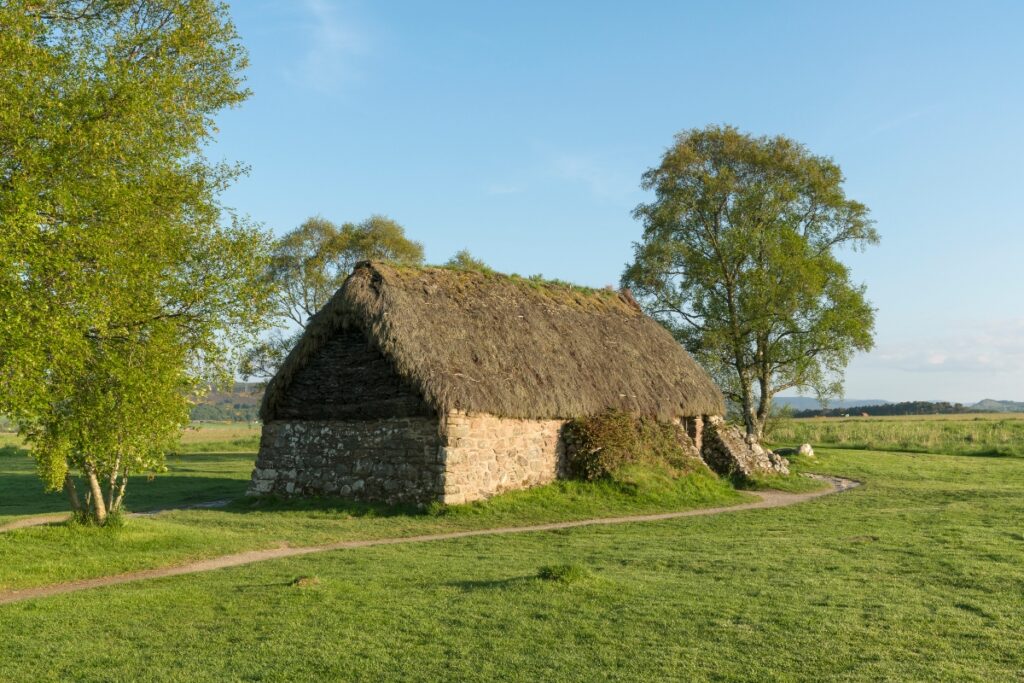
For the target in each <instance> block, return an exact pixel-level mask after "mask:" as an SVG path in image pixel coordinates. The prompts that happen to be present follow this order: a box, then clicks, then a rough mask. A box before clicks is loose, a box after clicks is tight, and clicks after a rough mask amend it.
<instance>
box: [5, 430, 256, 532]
mask: <svg viewBox="0 0 1024 683" xmlns="http://www.w3.org/2000/svg"><path fill="white" fill-rule="evenodd" d="M251 458H252V454H251V453H250V454H237V453H236V454H229V453H225V454H213V455H205V454H204V455H197V456H170V457H168V461H167V462H168V466H169V467H170V468H171V471H170V472H167V473H164V474H159V475H156V476H154V477H151V478H148V477H146V475H136V476H133V477H131V478H130V479H129V481H128V490H127V494H126V497H125V507H126V508H127V509H128V510H129V511H132V512H146V511H149V510H158V509H164V508H173V507H183V506H189V505H195V504H198V503H205V502H209V501H213V500H224V499H235V498H239V497H242V496H244V495H245V489H246V487H247V486H248V485H249V471H248V466H247V465H246V460H248V459H251ZM78 485H79V492H80V493H81V492H82V491H84V490H85V489H84V486H83V485H82V482H81V481H79V482H78ZM68 510H69V504H68V499H67V497H66V496H65V494H64V492H63V491H56V492H50V493H47V492H46V491H44V489H43V483H42V481H40V479H39V477H38V476H37V475H36V472H35V463H34V462H33V461H32V460H31V459H30V458H29V457H28V452H27V451H25V450H22V449H18V448H11V447H8V448H3V449H0V517H5V516H18V517H20V516H24V515H39V514H47V513H55V512H66V511H68Z"/></svg>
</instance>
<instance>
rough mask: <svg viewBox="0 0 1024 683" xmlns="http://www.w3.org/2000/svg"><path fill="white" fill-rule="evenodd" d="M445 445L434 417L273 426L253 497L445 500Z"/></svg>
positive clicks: (266, 431)
mask: <svg viewBox="0 0 1024 683" xmlns="http://www.w3.org/2000/svg"><path fill="white" fill-rule="evenodd" d="M440 446H441V438H440V435H439V434H438V430H437V419H436V418H431V417H403V418H382V419H377V420H282V421H273V422H268V423H267V424H265V425H264V426H263V437H262V438H261V440H260V452H259V456H258V458H257V460H256V468H255V469H254V470H253V473H252V482H251V483H250V485H249V494H250V495H266V494H276V495H281V496H341V497H343V498H348V499H350V500H372V501H382V502H385V503H427V502H430V501H434V500H439V499H440V498H441V495H442V493H443V491H444V486H445V481H444V470H445V465H444V463H443V461H442V460H441V458H442V456H443V453H442V451H441V448H440Z"/></svg>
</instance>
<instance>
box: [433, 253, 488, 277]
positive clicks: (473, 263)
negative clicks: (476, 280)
mask: <svg viewBox="0 0 1024 683" xmlns="http://www.w3.org/2000/svg"><path fill="white" fill-rule="evenodd" d="M444 265H445V267H447V268H456V269H458V270H473V271H476V272H478V273H493V272H494V270H493V269H492V268H491V267H490V266H488V265H487V264H486V263H484V262H483V261H481V260H480V259H478V258H476V257H475V256H473V255H472V254H470V253H469V250H468V249H462V250H460V251H458V252H456V254H455V255H454V256H452V257H451V258H450V259H448V261H447V262H446V263H445V264H444Z"/></svg>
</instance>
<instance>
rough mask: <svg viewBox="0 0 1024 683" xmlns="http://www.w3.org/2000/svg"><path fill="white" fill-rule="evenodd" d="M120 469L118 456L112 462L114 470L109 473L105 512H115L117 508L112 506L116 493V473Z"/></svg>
mask: <svg viewBox="0 0 1024 683" xmlns="http://www.w3.org/2000/svg"><path fill="white" fill-rule="evenodd" d="M120 469H121V457H120V456H118V458H117V460H116V461H114V469H113V470H111V472H110V481H109V482H108V486H107V512H108V513H113V512H117V506H116V505H114V493H115V492H117V491H118V488H117V473H118V470H120Z"/></svg>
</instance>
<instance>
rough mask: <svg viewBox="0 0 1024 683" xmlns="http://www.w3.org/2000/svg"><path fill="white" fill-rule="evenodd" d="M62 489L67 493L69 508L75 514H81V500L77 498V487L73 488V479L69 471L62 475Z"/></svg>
mask: <svg viewBox="0 0 1024 683" xmlns="http://www.w3.org/2000/svg"><path fill="white" fill-rule="evenodd" d="M64 491H65V493H67V494H68V500H70V501H71V509H72V510H73V511H74V513H75V514H76V515H80V514H82V501H81V500H79V498H78V489H77V488H75V480H74V479H72V478H71V473H70V472H69V473H68V474H65V475H64Z"/></svg>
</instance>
